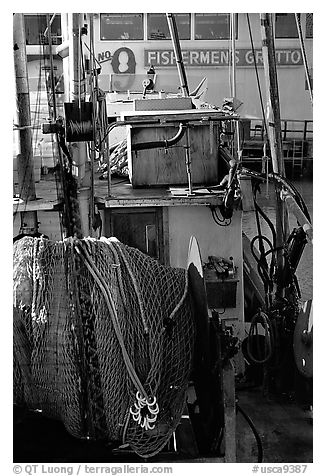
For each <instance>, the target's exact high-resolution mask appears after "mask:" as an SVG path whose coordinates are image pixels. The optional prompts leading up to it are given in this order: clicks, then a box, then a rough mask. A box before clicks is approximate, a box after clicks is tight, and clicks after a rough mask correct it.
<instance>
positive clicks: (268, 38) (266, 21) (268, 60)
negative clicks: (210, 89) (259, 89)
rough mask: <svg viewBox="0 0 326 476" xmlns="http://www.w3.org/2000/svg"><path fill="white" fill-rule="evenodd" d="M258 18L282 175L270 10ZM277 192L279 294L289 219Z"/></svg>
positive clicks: (273, 144) (273, 142) (276, 168)
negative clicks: (283, 248)
mask: <svg viewBox="0 0 326 476" xmlns="http://www.w3.org/2000/svg"><path fill="white" fill-rule="evenodd" d="M260 21H261V34H262V53H263V61H264V71H265V81H266V96H267V122H268V135H269V142H270V148H271V156H272V165H273V172H274V173H277V174H280V175H283V176H284V175H285V170H284V160H283V147H282V127H281V116H280V103H279V92H278V82H277V70H276V61H275V47H274V34H273V24H272V15H271V14H270V13H261V14H260ZM280 192H281V190H278V189H277V190H276V206H277V209H276V247H277V249H278V251H277V267H278V277H277V288H278V289H277V293H278V295H280V296H282V295H283V287H282V281H283V280H282V271H283V269H284V257H283V250H282V246H283V243H284V240H285V239H286V233H287V226H288V218H287V211H286V208H285V206H284V204H283V201H282V199H281V195H280Z"/></svg>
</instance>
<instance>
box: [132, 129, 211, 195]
mask: <svg viewBox="0 0 326 476" xmlns="http://www.w3.org/2000/svg"><path fill="white" fill-rule="evenodd" d="M177 131H178V128H177V127H172V126H168V127H163V126H153V127H146V128H139V127H132V128H131V129H130V130H129V131H128V135H129V137H128V143H131V144H139V143H150V142H158V141H160V142H161V141H165V140H167V139H169V138H172V137H174V136H175V135H176V134H177ZM211 135H212V137H211ZM189 136H190V141H189V142H190V158H191V169H192V182H193V184H196V183H205V184H206V185H208V184H213V183H217V181H218V171H217V163H218V161H217V155H218V151H217V142H218V141H217V125H216V124H215V125H214V126H213V128H212V129H210V127H209V125H208V124H206V125H201V126H192V127H190V128H189ZM185 146H186V139H185V136H184V137H183V138H182V139H181V140H180V141H179V142H178V143H177V144H176V145H175V146H172V147H169V148H167V149H164V148H162V147H161V148H155V149H149V150H137V151H130V150H129V149H128V164H129V170H130V171H131V182H132V185H133V187H141V186H150V185H155V186H159V185H172V184H187V183H188V178H187V169H186V156H185V154H186V149H185Z"/></svg>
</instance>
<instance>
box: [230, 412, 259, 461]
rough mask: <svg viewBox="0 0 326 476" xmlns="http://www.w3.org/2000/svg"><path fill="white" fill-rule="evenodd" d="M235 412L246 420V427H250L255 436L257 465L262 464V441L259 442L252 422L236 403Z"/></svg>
mask: <svg viewBox="0 0 326 476" xmlns="http://www.w3.org/2000/svg"><path fill="white" fill-rule="evenodd" d="M236 410H237V411H238V412H240V413H241V415H242V416H243V417H244V419H245V420H246V422H247V423H248V425H249V426H250V428H251V430H252V432H253V434H254V436H255V439H256V442H257V449H258V459H257V463H262V462H263V457H264V451H263V444H262V441H261V438H260V436H259V433H258V431H257V429H256V427H255V425H254V423H253V421H252V420H251V418H250V417H249V416H248V415H247V414H246V413H245V412H244V410H243V409H242V408H241V407H240V405H239V403H236Z"/></svg>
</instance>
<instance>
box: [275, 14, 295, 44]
mask: <svg viewBox="0 0 326 476" xmlns="http://www.w3.org/2000/svg"><path fill="white" fill-rule="evenodd" d="M275 38H298V30H297V24H296V21H295V16H294V13H276V15H275Z"/></svg>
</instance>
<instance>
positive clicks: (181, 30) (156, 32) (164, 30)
mask: <svg viewBox="0 0 326 476" xmlns="http://www.w3.org/2000/svg"><path fill="white" fill-rule="evenodd" d="M174 16H175V20H176V24H177V27H178V34H179V38H180V40H190V13H175V14H174ZM147 32H148V33H147V39H148V40H170V39H171V35H170V30H169V26H168V22H167V19H166V14H165V13H149V14H148V15H147Z"/></svg>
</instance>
